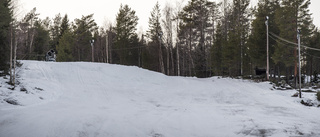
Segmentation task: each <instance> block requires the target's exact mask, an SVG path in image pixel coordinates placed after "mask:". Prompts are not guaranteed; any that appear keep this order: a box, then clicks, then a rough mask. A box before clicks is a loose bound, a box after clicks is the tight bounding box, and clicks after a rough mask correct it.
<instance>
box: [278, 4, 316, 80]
mask: <svg viewBox="0 0 320 137" xmlns="http://www.w3.org/2000/svg"><path fill="white" fill-rule="evenodd" d="M281 5H282V6H281V8H280V9H279V10H277V11H276V16H275V20H276V23H277V25H278V27H279V32H280V33H279V36H280V37H281V38H284V39H286V40H289V41H291V42H294V43H297V29H301V30H302V31H301V32H302V34H301V36H302V37H301V42H302V44H308V43H307V42H308V41H309V38H310V35H311V33H312V29H313V28H312V19H311V17H310V13H309V9H308V6H309V5H310V0H283V1H282V3H281ZM284 43H285V42H278V43H277V44H276V46H275V52H274V54H273V57H272V59H273V60H274V62H275V63H277V64H280V63H283V64H284V65H285V67H286V72H287V76H288V75H291V74H294V75H295V76H297V62H298V60H297V50H296V48H295V47H296V46H295V45H292V44H288V43H285V44H284ZM287 80H288V79H287Z"/></svg>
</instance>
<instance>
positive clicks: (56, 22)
mask: <svg viewBox="0 0 320 137" xmlns="http://www.w3.org/2000/svg"><path fill="white" fill-rule="evenodd" d="M60 26H61V14H60V13H59V14H57V15H56V17H55V18H54V19H53V25H52V26H51V28H50V35H51V41H50V48H51V49H56V46H57V45H59V39H60V37H61V36H60Z"/></svg>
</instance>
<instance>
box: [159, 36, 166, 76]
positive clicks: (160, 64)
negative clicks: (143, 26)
mask: <svg viewBox="0 0 320 137" xmlns="http://www.w3.org/2000/svg"><path fill="white" fill-rule="evenodd" d="M159 67H160V72H161V73H163V74H165V71H164V64H163V57H162V48H161V41H160V44H159Z"/></svg>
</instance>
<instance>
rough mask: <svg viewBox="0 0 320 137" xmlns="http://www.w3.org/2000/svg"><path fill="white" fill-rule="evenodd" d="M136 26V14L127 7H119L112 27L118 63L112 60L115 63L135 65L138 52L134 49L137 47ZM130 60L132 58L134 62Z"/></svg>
mask: <svg viewBox="0 0 320 137" xmlns="http://www.w3.org/2000/svg"><path fill="white" fill-rule="evenodd" d="M137 24H138V17H137V16H136V12H135V11H134V10H132V9H131V8H129V6H128V5H124V6H123V5H121V6H120V9H119V13H118V14H117V17H116V26H115V27H114V30H115V33H116V38H115V41H114V43H115V50H116V51H117V52H116V53H117V55H118V61H116V59H113V61H115V63H120V64H124V65H137V61H138V59H137V57H138V55H137V53H138V52H137V48H135V47H136V46H137V45H136V43H138V41H137V40H138V39H137V38H138V37H137V34H136V30H137V28H136V26H137ZM130 58H131V59H130ZM132 58H134V59H133V60H134V62H131V61H132ZM130 60H131V61H130Z"/></svg>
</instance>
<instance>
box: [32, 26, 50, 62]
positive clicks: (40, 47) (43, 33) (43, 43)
mask: <svg viewBox="0 0 320 137" xmlns="http://www.w3.org/2000/svg"><path fill="white" fill-rule="evenodd" d="M35 32H36V35H35V38H34V53H35V55H36V58H35V59H37V60H44V55H45V53H46V52H47V51H48V50H49V48H50V47H49V40H50V36H49V31H48V30H46V29H45V26H44V24H43V22H41V21H40V20H39V21H36V22H35Z"/></svg>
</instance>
